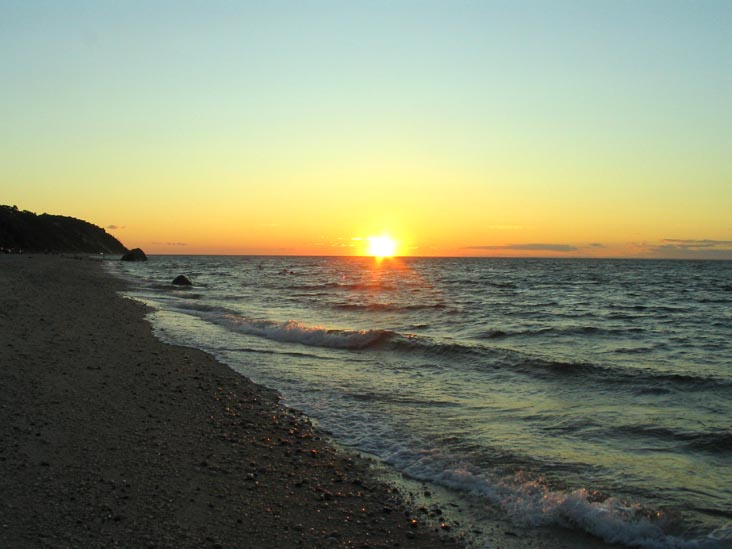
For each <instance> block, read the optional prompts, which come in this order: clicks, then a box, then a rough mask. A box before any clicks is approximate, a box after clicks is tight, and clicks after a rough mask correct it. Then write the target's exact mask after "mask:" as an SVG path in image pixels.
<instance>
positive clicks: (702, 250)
mask: <svg viewBox="0 0 732 549" xmlns="http://www.w3.org/2000/svg"><path fill="white" fill-rule="evenodd" d="M661 242H663V244H658V245H655V246H654V245H651V246H648V251H649V252H650V253H652V254H653V255H656V256H661V257H667V258H674V259H732V240H711V239H708V238H707V239H693V238H664V239H663V240H662V241H661Z"/></svg>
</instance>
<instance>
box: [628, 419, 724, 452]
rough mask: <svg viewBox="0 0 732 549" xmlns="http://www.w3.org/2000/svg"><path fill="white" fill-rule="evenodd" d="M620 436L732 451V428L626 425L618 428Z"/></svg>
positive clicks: (701, 449) (703, 449) (689, 446)
mask: <svg viewBox="0 0 732 549" xmlns="http://www.w3.org/2000/svg"><path fill="white" fill-rule="evenodd" d="M616 431H617V432H618V434H619V435H620V436H624V437H627V436H629V435H630V436H640V437H645V438H655V439H660V440H664V441H669V440H671V441H674V442H678V443H680V444H683V445H685V446H686V447H687V448H689V449H690V450H697V451H703V452H709V453H715V454H716V453H720V454H725V455H727V454H729V452H730V451H732V430H729V429H727V430H725V429H713V430H707V431H701V432H689V431H680V430H674V429H670V428H668V427H659V426H656V425H624V426H621V427H618V428H617V429H616Z"/></svg>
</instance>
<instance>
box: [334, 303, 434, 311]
mask: <svg viewBox="0 0 732 549" xmlns="http://www.w3.org/2000/svg"><path fill="white" fill-rule="evenodd" d="M333 308H334V309H338V310H341V311H373V312H398V311H422V310H429V309H446V308H447V305H445V304H444V303H433V304H427V305H399V304H396V303H364V304H361V303H342V304H338V305H333Z"/></svg>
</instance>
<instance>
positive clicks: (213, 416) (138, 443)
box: [0, 255, 459, 547]
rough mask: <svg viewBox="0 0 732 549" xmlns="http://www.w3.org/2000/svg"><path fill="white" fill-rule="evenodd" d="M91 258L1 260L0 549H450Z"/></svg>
mask: <svg viewBox="0 0 732 549" xmlns="http://www.w3.org/2000/svg"><path fill="white" fill-rule="evenodd" d="M94 263H95V262H93V261H78V260H74V259H73V258H68V257H58V256H41V255H38V256H36V255H23V256H12V257H11V256H5V257H3V258H2V259H1V260H0V303H1V304H2V306H1V307H0V327H1V328H2V329H1V330H0V364H2V365H3V367H2V368H1V369H0V432H1V433H2V440H4V441H8V444H4V445H3V446H2V448H1V449H0V467H1V469H2V476H1V477H0V493H2V494H3V498H2V502H1V503H0V506H1V507H0V509H2V514H1V518H0V544H2V545H5V546H13V547H65V546H75V547H83V546H100V545H103V546H108V547H123V546H125V547H129V546H138V547H190V546H196V547H296V546H303V547H318V546H339V547H365V546H368V547H394V546H402V547H457V546H459V544H458V542H457V541H456V540H453V539H450V538H449V537H446V536H445V535H443V533H442V532H439V531H435V527H434V525H429V524H427V522H426V521H424V520H423V518H422V516H419V515H418V514H413V512H412V511H410V510H409V509H408V508H407V506H406V505H405V502H404V501H403V500H402V498H401V497H400V495H399V494H398V493H397V491H396V490H394V489H393V488H391V487H389V486H388V485H387V484H386V483H384V482H383V481H381V480H379V479H377V478H376V476H375V475H374V474H373V473H372V471H371V470H370V467H369V465H368V463H367V461H366V460H364V459H361V458H358V457H357V456H356V455H355V454H350V453H348V452H342V451H340V450H338V449H337V448H336V447H334V446H333V445H332V444H330V443H329V442H328V441H327V437H324V436H321V435H320V434H319V433H318V432H317V430H315V429H313V428H312V426H311V424H310V422H309V420H307V418H305V417H303V416H297V415H296V413H295V412H292V411H288V410H284V409H283V408H282V407H281V406H280V405H279V396H278V394H277V393H276V392H275V391H273V390H271V389H268V388H266V387H262V386H259V385H255V384H254V383H253V382H251V381H250V380H248V379H246V378H245V377H243V376H241V375H240V374H238V373H236V372H234V370H232V369H230V368H229V367H228V366H226V365H224V364H222V363H220V362H218V361H216V360H215V359H214V358H213V357H211V356H210V355H208V354H206V353H204V352H203V351H199V350H197V349H192V348H186V347H178V346H173V345H168V344H165V343H162V342H161V341H159V340H158V339H156V338H155V336H154V335H153V333H152V328H151V326H150V324H149V323H148V322H147V321H146V320H145V315H146V313H147V311H148V309H147V308H146V307H145V306H144V305H142V304H140V303H138V302H135V301H133V300H130V299H125V298H123V297H121V296H120V295H118V292H120V291H123V290H124V288H125V284H124V283H123V282H122V281H120V280H117V279H115V278H114V277H113V276H112V275H110V274H108V273H105V272H103V270H102V269H101V266H100V265H99V264H97V265H95V264H94ZM413 521H416V522H413ZM438 530H439V529H438Z"/></svg>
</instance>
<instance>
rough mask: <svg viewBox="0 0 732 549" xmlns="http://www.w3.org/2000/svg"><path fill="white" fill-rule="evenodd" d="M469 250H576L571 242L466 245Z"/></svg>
mask: <svg viewBox="0 0 732 549" xmlns="http://www.w3.org/2000/svg"><path fill="white" fill-rule="evenodd" d="M466 249H468V250H529V251H534V252H576V251H577V250H578V249H579V248H577V247H576V246H570V245H569V244H507V245H505V246H466Z"/></svg>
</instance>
